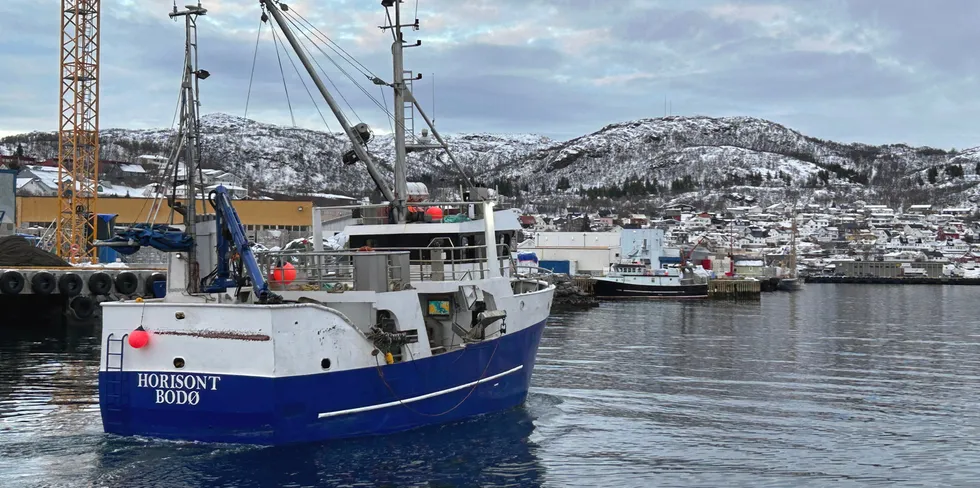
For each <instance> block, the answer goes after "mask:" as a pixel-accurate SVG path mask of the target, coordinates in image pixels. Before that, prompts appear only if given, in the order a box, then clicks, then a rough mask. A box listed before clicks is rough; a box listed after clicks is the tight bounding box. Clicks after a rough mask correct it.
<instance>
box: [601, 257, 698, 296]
mask: <svg viewBox="0 0 980 488" xmlns="http://www.w3.org/2000/svg"><path fill="white" fill-rule="evenodd" d="M593 286H594V290H595V296H596V297H598V298H705V297H707V296H708V279H707V278H706V277H704V276H700V275H698V274H696V273H695V272H694V271H693V269H691V268H690V267H688V266H673V267H667V268H664V269H651V268H650V267H649V266H647V265H645V264H632V263H619V264H614V265H612V266H611V268H610V271H609V273H607V274H606V276H602V277H599V278H595V282H594V283H593Z"/></svg>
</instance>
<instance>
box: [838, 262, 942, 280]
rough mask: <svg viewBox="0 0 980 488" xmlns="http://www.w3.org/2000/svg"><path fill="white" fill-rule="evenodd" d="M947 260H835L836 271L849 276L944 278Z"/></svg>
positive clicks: (840, 274) (839, 274)
mask: <svg viewBox="0 0 980 488" xmlns="http://www.w3.org/2000/svg"><path fill="white" fill-rule="evenodd" d="M947 264H949V263H948V262H946V261H851V260H842V261H834V265H835V268H834V273H835V274H836V275H838V276H846V277H849V278H906V277H916V278H942V276H943V267H944V266H946V265H947Z"/></svg>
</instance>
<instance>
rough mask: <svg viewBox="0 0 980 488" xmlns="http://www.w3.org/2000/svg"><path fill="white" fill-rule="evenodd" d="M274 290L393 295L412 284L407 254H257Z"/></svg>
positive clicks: (314, 252)
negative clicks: (351, 291) (359, 292)
mask: <svg viewBox="0 0 980 488" xmlns="http://www.w3.org/2000/svg"><path fill="white" fill-rule="evenodd" d="M256 258H257V260H258V264H259V269H260V270H261V271H262V273H263V275H264V276H266V277H267V278H268V279H269V286H270V288H272V289H273V290H279V291H281V290H285V291H327V292H337V293H339V292H344V291H349V290H358V291H366V290H370V291H377V292H384V291H393V290H399V289H402V288H404V287H405V286H406V285H408V284H410V283H411V277H410V276H409V269H408V268H409V266H408V252H353V251H260V252H258V253H256Z"/></svg>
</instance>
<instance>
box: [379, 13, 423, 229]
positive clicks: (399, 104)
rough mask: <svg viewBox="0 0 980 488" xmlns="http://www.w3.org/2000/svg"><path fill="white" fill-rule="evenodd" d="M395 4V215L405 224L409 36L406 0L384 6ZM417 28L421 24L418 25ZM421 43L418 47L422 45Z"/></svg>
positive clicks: (393, 45) (392, 51) (393, 53)
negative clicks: (405, 30) (404, 28)
mask: <svg viewBox="0 0 980 488" xmlns="http://www.w3.org/2000/svg"><path fill="white" fill-rule="evenodd" d="M392 4H394V7H395V22H394V23H393V24H392V25H391V26H390V27H391V29H392V30H393V31H394V32H393V35H394V37H395V40H394V42H392V43H391V57H392V60H393V65H394V77H393V80H394V81H393V82H392V83H391V88H392V89H393V90H394V92H395V199H396V201H395V202H394V203H395V212H396V217H397V219H398V220H397V221H398V223H400V224H403V223H405V222H406V220H407V216H408V202H407V194H408V180H407V179H406V178H407V177H406V176H405V162H406V159H407V157H406V153H405V131H406V130H407V128H406V127H405V109H406V107H405V37H404V35H403V34H402V25H401V20H402V9H401V4H402V0H382V2H381V5H383V6H384V7H385V9H387V8H388V7H390V6H391V5H392ZM414 25H416V26H417V25H418V24H417V23H416V24H414ZM420 44H421V41H420V42H419V43H418V44H416V45H420Z"/></svg>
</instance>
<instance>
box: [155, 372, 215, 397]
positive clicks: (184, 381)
mask: <svg viewBox="0 0 980 488" xmlns="http://www.w3.org/2000/svg"><path fill="white" fill-rule="evenodd" d="M220 381H221V377H220V376H213V375H200V374H167V373H139V375H138V377H137V380H136V387H137V388H153V390H154V393H155V398H156V403H165V404H167V405H197V404H198V403H199V402H200V401H201V394H200V391H202V390H203V391H206V390H211V391H216V390H217V389H218V383H219V382H220Z"/></svg>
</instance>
